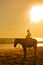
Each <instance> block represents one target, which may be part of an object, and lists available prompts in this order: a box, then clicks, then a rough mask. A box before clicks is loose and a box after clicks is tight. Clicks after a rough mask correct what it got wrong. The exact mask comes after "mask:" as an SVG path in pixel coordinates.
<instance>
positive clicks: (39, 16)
mask: <svg viewBox="0 0 43 65" xmlns="http://www.w3.org/2000/svg"><path fill="white" fill-rule="evenodd" d="M30 20H31V21H32V22H39V21H40V20H43V5H38V6H33V7H32V8H31V10H30Z"/></svg>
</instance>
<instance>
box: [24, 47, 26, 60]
mask: <svg viewBox="0 0 43 65" xmlns="http://www.w3.org/2000/svg"><path fill="white" fill-rule="evenodd" d="M24 60H26V48H24Z"/></svg>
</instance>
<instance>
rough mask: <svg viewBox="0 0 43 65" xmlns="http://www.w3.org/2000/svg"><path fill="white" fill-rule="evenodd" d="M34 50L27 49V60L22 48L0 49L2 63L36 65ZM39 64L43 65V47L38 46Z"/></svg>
mask: <svg viewBox="0 0 43 65" xmlns="http://www.w3.org/2000/svg"><path fill="white" fill-rule="evenodd" d="M34 60H35V57H34V51H33V50H30V51H29V49H27V56H26V60H24V52H23V49H22V48H10V49H6V48H5V49H0V65H35V61H34ZM37 65H43V47H42V48H40V47H39V48H37Z"/></svg>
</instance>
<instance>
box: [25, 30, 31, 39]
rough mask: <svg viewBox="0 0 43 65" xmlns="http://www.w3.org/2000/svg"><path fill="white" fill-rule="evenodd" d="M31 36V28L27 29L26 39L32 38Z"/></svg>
mask: <svg viewBox="0 0 43 65" xmlns="http://www.w3.org/2000/svg"><path fill="white" fill-rule="evenodd" d="M30 38H31V33H30V30H29V29H27V36H26V39H30Z"/></svg>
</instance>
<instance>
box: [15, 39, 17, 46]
mask: <svg viewBox="0 0 43 65" xmlns="http://www.w3.org/2000/svg"><path fill="white" fill-rule="evenodd" d="M16 45H17V40H16V39H15V40H14V47H16Z"/></svg>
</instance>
